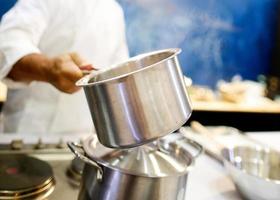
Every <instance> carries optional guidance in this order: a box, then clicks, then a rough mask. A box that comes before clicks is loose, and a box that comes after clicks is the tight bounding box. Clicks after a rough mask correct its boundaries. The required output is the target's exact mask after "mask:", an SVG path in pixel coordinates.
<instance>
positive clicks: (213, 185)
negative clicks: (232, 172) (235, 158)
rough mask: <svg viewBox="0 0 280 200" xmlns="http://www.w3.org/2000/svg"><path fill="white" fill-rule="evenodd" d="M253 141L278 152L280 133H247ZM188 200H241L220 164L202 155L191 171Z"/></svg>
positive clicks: (279, 148)
mask: <svg viewBox="0 0 280 200" xmlns="http://www.w3.org/2000/svg"><path fill="white" fill-rule="evenodd" d="M248 134H249V135H250V136H252V137H253V138H254V139H256V140H259V141H261V142H262V143H265V144H269V145H271V146H272V147H273V148H275V149H277V150H280V145H279V144H280V132H261V133H254V132H251V133H248ZM186 199H188V200H242V199H241V197H240V195H239V194H238V192H237V191H236V189H235V187H234V184H233V182H232V181H231V179H230V177H228V176H227V173H226V171H225V169H224V168H223V166H222V164H221V163H219V162H218V161H216V160H214V159H212V158H211V157H209V156H208V155H202V156H201V157H200V158H199V159H198V160H197V162H196V165H195V168H194V169H193V171H191V173H190V176H189V180H188V185H187V198H186Z"/></svg>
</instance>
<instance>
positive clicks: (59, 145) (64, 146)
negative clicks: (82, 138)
mask: <svg viewBox="0 0 280 200" xmlns="http://www.w3.org/2000/svg"><path fill="white" fill-rule="evenodd" d="M56 148H58V149H65V148H67V145H66V143H65V142H64V141H63V139H62V138H60V140H59V141H58V144H57V145H56Z"/></svg>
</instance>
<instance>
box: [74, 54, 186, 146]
mask: <svg viewBox="0 0 280 200" xmlns="http://www.w3.org/2000/svg"><path fill="white" fill-rule="evenodd" d="M179 53H180V49H166V50H161V51H155V52H151V53H146V54H142V55H139V56H136V57H133V58H131V59H129V60H128V61H127V62H124V63H122V64H119V65H117V66H113V67H112V68H111V69H110V70H106V71H101V72H97V73H92V74H90V75H87V76H85V77H83V78H82V79H81V80H79V81H78V82H77V86H81V87H83V89H84V91H85V94H86V97H87V102H88V105H89V109H90V111H91V116H92V119H93V123H94V125H95V129H96V133H97V135H98V138H99V141H100V142H101V143H102V144H103V145H105V146H107V147H111V148H128V147H135V146H139V145H142V144H144V143H147V142H150V141H152V140H155V139H157V138H159V137H162V136H164V135H167V134H169V133H172V132H174V131H175V130H177V129H179V128H180V127H181V126H182V125H183V124H184V123H185V122H186V121H187V119H188V118H189V117H190V115H191V106H190V102H189V98H188V95H187V91H186V87H185V84H184V80H183V75H182V72H181V69H180V65H179V61H178V58H177V55H178V54H179Z"/></svg>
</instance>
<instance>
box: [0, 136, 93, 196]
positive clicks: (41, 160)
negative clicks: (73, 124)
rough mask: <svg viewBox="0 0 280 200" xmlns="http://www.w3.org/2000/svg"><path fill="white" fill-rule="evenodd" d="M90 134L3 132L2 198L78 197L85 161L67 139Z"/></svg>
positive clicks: (0, 153)
mask: <svg viewBox="0 0 280 200" xmlns="http://www.w3.org/2000/svg"><path fill="white" fill-rule="evenodd" d="M87 136H88V134H62V135H60V136H59V137H57V136H54V135H50V134H49V135H36V136H34V135H28V134H24V135H23V134H0V200H6V199H14V198H15V197H16V199H18V200H21V199H24V200H29V199H32V200H34V199H35V200H58V199H59V200H64V199H65V200H76V199H77V198H78V193H79V182H80V180H81V173H82V169H83V163H82V162H81V161H80V160H79V159H75V157H74V155H73V153H72V152H71V151H70V150H69V149H68V147H67V145H66V142H67V141H75V142H79V141H81V140H83V139H84V138H86V137H87Z"/></svg>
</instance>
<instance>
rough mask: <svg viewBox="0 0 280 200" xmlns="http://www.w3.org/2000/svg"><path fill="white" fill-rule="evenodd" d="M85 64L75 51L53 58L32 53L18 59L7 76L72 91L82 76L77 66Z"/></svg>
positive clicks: (75, 88)
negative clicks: (40, 82) (41, 82)
mask: <svg viewBox="0 0 280 200" xmlns="http://www.w3.org/2000/svg"><path fill="white" fill-rule="evenodd" d="M85 64H86V63H85V61H84V60H83V59H82V58H81V57H80V56H79V55H78V54H77V53H69V54H65V55H61V56H57V57H54V58H48V57H47V56H45V55H42V54H39V53H33V54H29V55H26V56H24V57H22V58H21V59H19V60H18V61H17V62H16V63H15V64H14V66H13V67H12V69H11V71H10V72H9V74H8V77H9V78H11V79H12V80H14V81H20V82H31V81H43V82H48V83H50V84H52V85H53V86H55V87H56V88H57V89H59V90H60V91H62V92H66V93H73V92H76V91H77V90H78V89H79V88H78V87H76V86H75V82H76V81H77V80H78V79H80V78H81V77H82V76H83V74H82V71H81V70H80V68H79V67H80V66H82V65H85Z"/></svg>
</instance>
